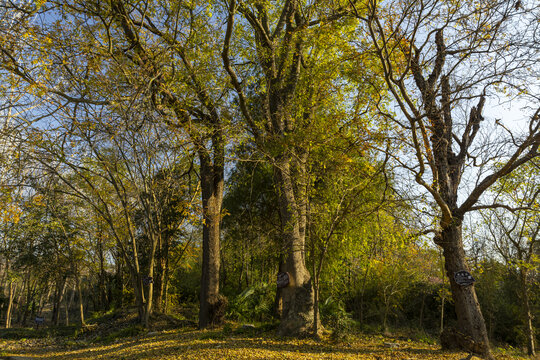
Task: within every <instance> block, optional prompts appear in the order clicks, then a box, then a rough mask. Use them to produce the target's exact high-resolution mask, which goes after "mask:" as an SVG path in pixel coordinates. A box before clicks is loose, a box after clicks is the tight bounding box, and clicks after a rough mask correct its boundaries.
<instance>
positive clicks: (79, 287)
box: [75, 274, 86, 326]
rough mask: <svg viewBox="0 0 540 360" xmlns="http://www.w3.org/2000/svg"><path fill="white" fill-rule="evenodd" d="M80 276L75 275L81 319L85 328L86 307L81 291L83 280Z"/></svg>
mask: <svg viewBox="0 0 540 360" xmlns="http://www.w3.org/2000/svg"><path fill="white" fill-rule="evenodd" d="M80 276H81V275H80V274H76V275H75V285H76V286H77V295H78V296H77V297H78V298H79V318H80V320H81V326H85V325H86V322H85V321H84V305H83V298H82V291H81V278H80Z"/></svg>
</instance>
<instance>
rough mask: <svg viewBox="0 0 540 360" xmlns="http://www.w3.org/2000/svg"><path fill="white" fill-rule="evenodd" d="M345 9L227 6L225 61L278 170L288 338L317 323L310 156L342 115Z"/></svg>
mask: <svg viewBox="0 0 540 360" xmlns="http://www.w3.org/2000/svg"><path fill="white" fill-rule="evenodd" d="M347 6H348V5H344V6H340V5H339V4H332V3H326V2H322V3H320V4H316V5H313V6H309V5H308V4H304V3H302V2H300V1H297V0H290V1H286V2H285V3H284V4H283V5H281V6H273V5H272V4H270V3H265V2H259V1H254V2H237V1H235V0H232V1H230V2H229V3H228V6H227V8H226V10H225V12H226V13H228V18H227V28H226V32H225V40H224V44H223V52H222V58H223V65H224V67H225V69H226V71H227V73H228V74H229V77H230V80H231V83H232V86H233V88H234V90H235V92H236V95H237V97H238V100H237V102H238V110H239V111H240V113H241V115H242V117H243V119H244V121H245V124H246V125H247V128H248V131H249V132H250V133H251V134H252V135H253V138H254V141H255V143H256V145H257V148H258V150H259V151H260V152H261V153H263V154H265V156H266V158H267V159H268V161H269V162H270V164H271V166H272V168H273V174H274V176H273V177H274V184H275V187H276V190H277V193H278V206H279V213H280V218H281V233H282V239H283V240H282V242H283V246H282V247H283V249H284V263H283V268H282V269H281V271H283V272H286V273H288V275H289V279H290V282H289V285H288V286H287V287H285V288H283V289H282V291H281V296H282V302H283V308H282V316H281V324H280V332H281V333H282V334H287V335H299V334H305V333H307V332H309V331H310V330H311V329H312V327H313V320H314V312H313V304H314V300H313V284H312V278H311V275H310V273H309V271H308V269H307V268H306V262H305V244H306V233H307V227H306V225H307V213H308V211H307V209H308V204H309V199H308V196H307V194H308V187H309V175H308V173H309V158H310V153H311V151H312V150H313V148H315V147H317V146H323V144H324V140H323V139H324V136H323V137H320V136H319V135H321V134H322V133H324V130H323V129H325V124H326V121H331V120H330V119H334V118H335V117H336V116H340V115H343V112H340V110H341V108H340V106H341V105H342V103H341V102H339V103H338V104H337V105H334V104H330V99H332V100H338V99H339V100H343V101H345V100H344V99H343V98H340V95H342V96H343V97H346V95H345V94H349V93H348V91H347V90H346V89H344V88H341V90H343V93H342V94H340V92H339V91H337V90H336V89H335V88H334V87H333V86H332V85H335V84H333V83H332V81H333V79H335V77H334V76H335V75H337V74H339V71H340V70H341V68H340V67H339V66H338V64H340V61H341V58H340V56H341V55H343V54H344V53H347V51H348V46H347V43H346V41H342V40H343V39H345V38H347V36H348V34H347V35H345V34H346V31H345V29H347V25H348V24H347V23H344V24H341V23H338V22H336V21H335V20H336V19H339V18H340V17H341V16H342V15H343V14H344V10H345V8H346V7H347ZM237 21H238V24H239V25H237V26H235V22H237ZM342 30H343V32H341V31H342ZM336 34H340V35H341V36H335V37H334V35H336ZM239 37H240V39H242V42H241V44H245V43H247V44H249V47H250V48H251V49H252V50H253V51H252V52H246V50H245V45H243V46H244V47H243V48H239V49H237V48H236V42H237V41H239V40H240V39H239ZM340 47H341V48H340ZM240 64H243V65H240ZM244 64H247V66H246V65H244ZM323 69H324V71H323ZM338 87H339V86H338ZM334 91H335V92H334ZM326 104H328V107H327V108H325V107H324V105H326ZM333 117H334V118H333ZM355 120H358V117H356V118H355ZM344 122H345V121H344ZM318 136H319V137H318Z"/></svg>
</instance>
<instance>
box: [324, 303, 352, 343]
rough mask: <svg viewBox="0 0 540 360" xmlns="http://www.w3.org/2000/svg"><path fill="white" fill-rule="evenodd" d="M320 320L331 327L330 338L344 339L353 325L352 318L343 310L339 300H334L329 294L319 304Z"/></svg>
mask: <svg viewBox="0 0 540 360" xmlns="http://www.w3.org/2000/svg"><path fill="white" fill-rule="evenodd" d="M319 312H320V314H321V320H322V323H323V325H324V326H327V327H329V328H331V329H332V330H333V331H332V339H333V340H336V341H346V340H347V339H348V337H349V335H350V333H351V331H352V329H353V327H354V324H355V322H354V320H353V319H352V316H351V314H350V313H348V312H347V311H346V310H345V305H344V304H343V302H342V301H341V300H335V299H334V298H332V297H331V296H329V297H328V298H327V299H326V300H325V301H324V302H323V303H321V304H320V306H319Z"/></svg>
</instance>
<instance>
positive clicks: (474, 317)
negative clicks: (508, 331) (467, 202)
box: [437, 220, 492, 359]
mask: <svg viewBox="0 0 540 360" xmlns="http://www.w3.org/2000/svg"><path fill="white" fill-rule="evenodd" d="M437 243H438V245H440V246H441V247H442V248H443V254H444V259H445V269H446V275H447V276H448V279H449V280H450V287H451V289H452V297H453V299H454V304H455V309H456V315H457V321H458V322H457V329H455V330H448V331H447V330H446V329H445V331H443V334H442V335H441V344H442V346H443V348H456V347H457V348H461V349H465V350H467V351H470V352H472V353H475V354H481V355H483V356H485V357H486V358H488V359H491V358H492V355H491V351H490V347H489V339H488V336H487V329H486V325H485V321H484V317H483V316H482V311H481V310H480V304H479V303H478V299H477V297H476V292H475V290H474V285H469V286H462V285H459V284H457V283H456V281H455V280H454V274H455V273H456V272H458V271H461V270H465V271H469V266H468V264H467V259H466V256H465V251H464V249H463V243H462V229H461V222H460V221H459V220H455V221H454V223H453V224H451V225H450V226H448V227H446V228H445V229H443V231H442V233H441V237H440V239H437Z"/></svg>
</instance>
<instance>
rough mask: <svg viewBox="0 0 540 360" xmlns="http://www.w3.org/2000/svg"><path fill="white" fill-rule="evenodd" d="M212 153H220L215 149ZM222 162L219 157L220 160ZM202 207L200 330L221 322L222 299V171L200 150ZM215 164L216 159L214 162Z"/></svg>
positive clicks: (219, 165) (223, 301)
mask: <svg viewBox="0 0 540 360" xmlns="http://www.w3.org/2000/svg"><path fill="white" fill-rule="evenodd" d="M215 151H218V152H219V151H222V150H219V149H216V150H215ZM219 158H220V159H221V156H219ZM199 159H200V162H201V189H202V203H203V219H204V222H203V263H202V276H201V290H200V309H199V328H201V329H204V328H207V327H208V326H213V325H218V324H220V323H221V322H222V321H223V315H224V307H225V305H226V304H225V299H224V298H223V297H222V296H220V294H219V266H220V263H219V260H220V234H219V228H220V222H221V205H222V201H223V185H224V177H223V167H222V166H221V165H222V164H219V162H220V161H221V160H217V161H218V163H217V164H216V163H214V164H212V163H211V159H210V156H209V154H208V152H207V150H206V149H200V150H199ZM214 162H216V159H214Z"/></svg>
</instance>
